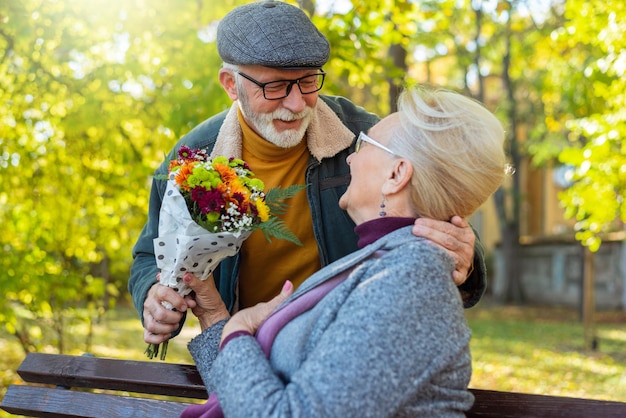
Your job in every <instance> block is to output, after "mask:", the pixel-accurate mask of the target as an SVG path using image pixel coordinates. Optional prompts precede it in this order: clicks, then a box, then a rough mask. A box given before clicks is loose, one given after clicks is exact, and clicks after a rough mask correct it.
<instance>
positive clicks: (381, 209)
mask: <svg viewBox="0 0 626 418" xmlns="http://www.w3.org/2000/svg"><path fill="white" fill-rule="evenodd" d="M378 216H380V217H381V218H382V217H383V216H387V212H385V195H383V201H382V202H380V212H378Z"/></svg>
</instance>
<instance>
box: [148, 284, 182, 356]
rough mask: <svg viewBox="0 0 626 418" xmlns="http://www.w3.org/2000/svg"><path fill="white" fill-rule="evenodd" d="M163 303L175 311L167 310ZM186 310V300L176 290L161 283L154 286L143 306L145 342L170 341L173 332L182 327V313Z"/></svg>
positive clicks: (158, 342)
mask: <svg viewBox="0 0 626 418" xmlns="http://www.w3.org/2000/svg"><path fill="white" fill-rule="evenodd" d="M162 302H167V303H168V304H169V305H171V306H173V307H174V310H171V309H167V308H166V307H165V306H163V304H162ZM186 310H187V304H186V303H185V300H184V299H183V298H182V297H181V296H180V295H179V294H178V293H176V291H175V290H174V289H172V288H171V287H167V286H163V285H162V284H159V283H156V284H154V285H153V286H152V287H151V288H150V290H149V291H148V296H147V297H146V301H145V302H144V304H143V327H144V331H143V339H144V341H145V342H147V343H151V344H160V343H162V342H163V341H166V340H169V339H170V337H171V335H172V332H174V331H176V330H177V329H178V327H179V326H180V321H181V319H182V317H183V314H182V313H183V312H185V311H186Z"/></svg>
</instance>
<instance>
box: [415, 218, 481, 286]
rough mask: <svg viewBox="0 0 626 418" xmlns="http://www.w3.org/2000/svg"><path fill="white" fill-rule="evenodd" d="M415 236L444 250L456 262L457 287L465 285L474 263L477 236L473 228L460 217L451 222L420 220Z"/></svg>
mask: <svg viewBox="0 0 626 418" xmlns="http://www.w3.org/2000/svg"><path fill="white" fill-rule="evenodd" d="M413 234H415V235H416V236H418V237H422V238H427V239H429V240H430V241H432V242H433V243H434V244H436V245H437V246H439V247H441V248H443V249H444V250H446V251H447V252H448V254H450V256H451V257H452V259H453V260H454V266H455V268H456V269H455V270H454V272H453V273H452V279H453V280H454V283H455V284H456V285H457V286H460V285H462V284H463V283H465V280H466V279H467V277H468V276H469V273H471V271H470V269H471V267H472V265H473V262H474V243H475V241H476V235H475V234H474V230H473V229H472V227H471V226H470V225H469V224H468V223H467V222H466V221H465V220H464V219H463V218H461V217H460V216H453V217H452V219H450V222H445V221H436V220H434V219H428V218H418V219H417V220H416V221H415V225H414V226H413Z"/></svg>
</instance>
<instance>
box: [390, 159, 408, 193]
mask: <svg viewBox="0 0 626 418" xmlns="http://www.w3.org/2000/svg"><path fill="white" fill-rule="evenodd" d="M412 177H413V164H411V163H410V162H409V160H406V159H404V158H398V159H395V160H394V161H393V165H392V166H391V171H390V172H389V175H388V177H387V180H386V181H385V183H384V184H383V194H385V195H390V194H395V193H398V192H400V191H401V190H402V189H404V188H405V187H406V186H407V185H410V183H411V178H412Z"/></svg>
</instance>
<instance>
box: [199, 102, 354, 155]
mask: <svg viewBox="0 0 626 418" xmlns="http://www.w3.org/2000/svg"><path fill="white" fill-rule="evenodd" d="M237 108H238V104H237V102H235V103H233V105H232V106H231V108H230V110H229V111H228V113H227V114H226V118H225V119H224V123H223V124H222V127H221V128H220V131H219V133H218V135H217V140H216V142H215V146H214V147H213V151H212V152H211V155H212V156H216V155H228V156H232V157H236V158H241V156H242V132H241V127H240V126H239V120H238V118H237ZM306 138H307V147H308V148H309V152H310V153H311V155H313V156H314V157H315V158H316V159H317V160H318V161H321V160H322V159H323V158H329V157H332V156H334V155H336V154H337V153H338V152H339V151H341V150H344V149H346V148H348V147H349V146H350V144H351V143H352V140H353V139H354V134H353V133H352V132H351V131H350V130H349V129H348V128H346V126H345V125H344V124H343V123H341V121H340V120H339V118H338V117H337V115H336V114H335V112H333V111H332V109H331V108H330V107H328V105H327V104H326V103H324V101H323V100H321V99H318V101H317V105H316V107H315V112H313V117H312V118H311V124H310V125H309V128H308V129H307V133H306Z"/></svg>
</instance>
